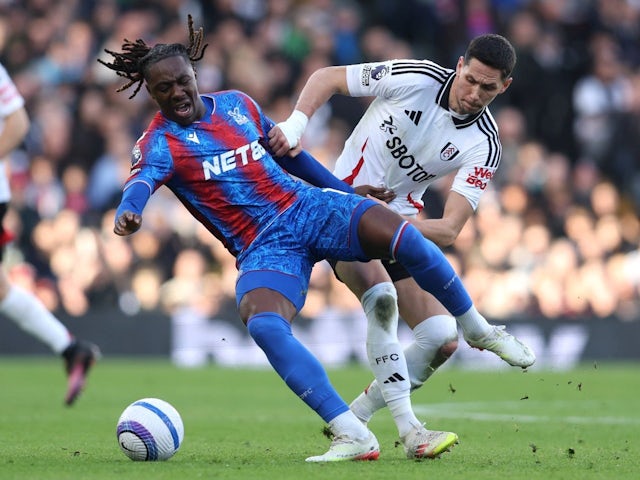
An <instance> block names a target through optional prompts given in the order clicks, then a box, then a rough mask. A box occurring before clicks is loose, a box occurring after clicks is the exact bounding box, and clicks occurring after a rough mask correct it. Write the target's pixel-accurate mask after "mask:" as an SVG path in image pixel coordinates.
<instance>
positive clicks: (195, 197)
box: [125, 90, 309, 256]
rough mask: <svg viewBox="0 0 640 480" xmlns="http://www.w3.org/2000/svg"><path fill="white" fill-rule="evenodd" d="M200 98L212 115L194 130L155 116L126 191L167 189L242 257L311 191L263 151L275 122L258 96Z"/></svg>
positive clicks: (220, 94) (142, 139) (225, 93)
mask: <svg viewBox="0 0 640 480" xmlns="http://www.w3.org/2000/svg"><path fill="white" fill-rule="evenodd" d="M201 98H202V99H203V101H204V103H205V105H206V107H207V113H206V114H205V116H204V117H203V119H202V120H200V121H198V122H194V123H193V124H191V125H189V126H186V127H185V126H181V125H178V124H177V123H175V122H172V121H169V120H167V119H166V118H165V117H164V116H163V115H162V113H161V112H158V113H157V114H156V116H155V117H154V118H153V120H152V121H151V123H150V125H149V127H148V128H147V129H146V130H145V132H144V133H143V134H142V136H141V137H140V138H139V139H138V141H137V142H136V145H135V147H134V149H133V152H132V162H131V163H132V165H131V173H130V177H129V179H128V180H127V182H126V185H125V189H126V188H128V186H129V185H131V184H132V183H134V182H145V183H147V184H148V185H149V187H150V189H151V192H155V191H156V190H157V189H158V188H160V187H161V186H162V185H166V186H167V187H168V188H169V189H171V191H172V192H173V193H174V194H175V195H176V196H177V197H178V199H180V201H181V202H182V203H183V204H184V205H185V206H186V208H187V209H188V210H189V212H191V214H192V215H193V216H194V217H195V218H196V219H197V220H198V221H200V222H201V223H202V224H203V225H204V226H205V227H206V228H207V229H208V230H209V231H210V232H211V233H212V234H213V235H214V236H215V237H216V238H218V239H219V240H220V241H222V242H223V244H224V245H225V247H226V248H227V249H228V250H229V251H230V252H231V253H232V254H233V255H234V256H237V255H238V254H239V253H240V252H242V251H243V250H244V249H245V248H246V247H247V246H248V245H249V244H251V242H252V241H253V240H254V239H255V238H256V237H257V236H258V234H259V233H260V232H261V231H262V230H263V229H264V228H266V227H267V226H268V225H269V224H271V223H272V222H273V220H274V218H275V217H277V216H278V215H279V214H280V213H281V212H283V211H284V210H286V209H287V208H288V207H290V206H291V205H292V203H293V202H294V201H295V200H296V198H297V192H298V191H299V190H300V189H304V188H309V187H307V186H306V185H304V184H303V183H302V182H300V181H298V180H296V179H294V178H292V177H291V176H290V175H289V174H288V173H286V172H285V171H284V170H283V169H282V168H281V167H280V166H279V165H278V163H276V161H275V160H274V159H273V157H272V156H271V154H270V153H269V152H268V151H267V150H266V149H265V147H264V145H267V143H268V137H267V132H268V131H269V130H270V129H271V127H273V125H274V124H273V122H272V121H271V120H270V119H269V118H268V117H267V116H266V115H264V113H263V112H262V110H261V109H260V107H259V106H258V105H257V104H256V103H255V102H254V101H253V99H251V98H250V97H249V96H247V95H246V94H244V93H242V92H239V91H235V90H229V91H221V92H216V93H212V94H206V95H201Z"/></svg>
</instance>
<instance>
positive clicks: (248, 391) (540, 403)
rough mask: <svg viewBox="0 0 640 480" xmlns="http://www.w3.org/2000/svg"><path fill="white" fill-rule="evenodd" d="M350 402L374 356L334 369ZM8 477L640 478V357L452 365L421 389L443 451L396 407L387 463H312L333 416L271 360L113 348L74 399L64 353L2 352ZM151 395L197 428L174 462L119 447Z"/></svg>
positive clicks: (0, 436) (385, 448)
mask: <svg viewBox="0 0 640 480" xmlns="http://www.w3.org/2000/svg"><path fill="white" fill-rule="evenodd" d="M329 375H330V377H331V379H332V381H333V383H334V385H335V386H336V387H337V389H338V390H339V391H340V392H341V393H342V394H343V396H344V398H345V399H347V401H350V400H351V399H352V398H353V397H354V396H355V395H357V394H358V393H359V392H360V390H361V389H362V388H363V387H364V386H365V385H366V384H367V382H368V380H369V378H370V375H369V373H368V370H367V369H366V368H365V367H361V366H353V367H348V368H342V369H335V370H329ZM0 378H1V379H2V388H1V393H0V478H1V479H2V480H11V479H37V480H47V479H52V480H54V479H55V480H64V479H70V480H71V479H74V480H76V479H89V480H91V479H110V480H111V479H126V480H137V479H141V480H142V479H145V480H146V479H154V480H162V479H171V480H175V479H181V480H182V479H184V480H187V479H189V480H191V479H199V478H203V479H278V480H282V479H299V478H304V479H305V480H313V479H327V478H329V479H332V480H339V479H349V480H351V479H358V478H363V479H385V480H390V479H403V480H404V479H413V478H416V479H442V480H455V479H470V478H472V479H474V480H482V479H487V480H494V479H508V480H517V479H527V480H529V479H545V480H555V479H559V480H573V479H576V480H585V479H586V480H588V479H630V480H631V479H634V480H636V479H638V478H640V401H639V400H638V394H639V393H640V373H639V372H638V365H637V364H635V365H634V364H627V365H620V364H615V365H614V364H597V365H596V364H591V365H583V366H582V367H580V368H578V369H575V370H571V371H566V372H549V371H536V370H531V371H529V372H522V371H520V370H518V369H505V370H501V371H497V372H495V371H494V372H473V371H462V370H456V369H454V368H451V369H444V370H442V371H439V372H438V373H437V374H436V375H434V377H433V378H432V379H431V380H430V381H429V382H428V383H427V384H426V385H425V387H423V388H422V389H421V390H419V391H418V392H416V393H415V394H414V396H413V403H414V407H415V409H416V413H417V414H418V416H419V417H420V418H421V419H422V420H424V421H426V422H427V427H429V428H432V429H439V430H451V431H454V432H456V433H457V434H458V435H459V437H460V443H459V444H458V445H457V446H456V447H455V448H454V449H453V450H452V451H451V452H448V453H446V454H444V455H443V456H442V457H441V458H439V459H436V460H429V461H421V462H418V461H410V460H407V459H405V458H404V455H403V451H402V447H401V446H397V445H396V440H397V432H396V430H395V426H394V424H393V422H392V420H391V417H390V415H389V413H388V411H386V410H383V411H381V412H379V413H378V414H377V415H376V416H375V417H374V419H373V420H372V422H371V424H370V426H371V428H372V430H373V431H374V432H375V433H376V435H377V436H378V440H379V441H380V446H381V456H380V459H379V460H378V461H377V462H347V463H337V464H306V463H305V462H304V459H305V458H306V457H307V456H310V455H316V454H319V453H322V452H324V451H325V449H326V448H327V447H328V444H329V441H328V440H327V439H326V438H325V437H323V436H322V434H321V431H322V427H323V423H322V421H321V420H320V419H319V418H318V417H317V416H316V415H315V414H314V413H313V412H311V411H310V410H308V409H307V408H306V406H304V404H303V403H302V402H301V401H300V400H299V399H298V398H296V397H295V395H293V394H292V393H291V392H290V391H289V390H288V389H287V388H286V387H285V385H284V384H283V383H282V381H281V380H280V379H279V378H278V377H277V376H276V374H275V373H274V372H272V371H271V370H269V369H264V370H260V369H254V370H247V369H223V368H219V367H215V366H211V367H207V368H199V369H189V370H184V369H178V368H176V367H174V366H172V365H171V364H170V363H169V362H168V361H166V360H140V359H109V358H107V359H104V360H102V361H101V362H100V363H99V364H98V365H97V366H96V367H95V370H94V371H93V372H92V375H91V377H90V379H89V384H88V386H87V389H86V391H85V392H84V394H83V396H82V397H81V398H80V399H79V400H78V402H77V404H76V405H75V406H74V407H71V408H66V407H64V406H63V401H62V399H63V395H64V389H65V377H64V374H63V371H62V366H61V363H60V362H59V361H58V360H57V359H56V358H53V357H38V358H28V357H27V358H22V357H19V358H16V357H3V358H2V357H0ZM143 397H159V398H162V399H164V400H167V401H169V402H171V403H172V404H173V405H174V406H175V407H176V408H177V409H178V411H179V412H180V413H181V415H182V418H183V421H184V424H185V440H184V443H183V444H182V447H181V449H180V451H178V453H177V454H176V455H175V456H174V457H173V458H172V459H170V460H168V461H166V462H133V461H131V460H129V459H128V458H127V457H125V456H124V455H123V454H122V453H121V452H120V450H119V448H118V445H117V441H116V436H115V428H116V421H117V419H118V417H119V415H120V413H121V412H122V410H123V409H124V408H125V407H126V406H127V405H128V404H129V403H130V402H132V401H134V400H137V399H139V398H143Z"/></svg>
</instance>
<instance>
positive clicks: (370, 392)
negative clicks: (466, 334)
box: [350, 315, 458, 422]
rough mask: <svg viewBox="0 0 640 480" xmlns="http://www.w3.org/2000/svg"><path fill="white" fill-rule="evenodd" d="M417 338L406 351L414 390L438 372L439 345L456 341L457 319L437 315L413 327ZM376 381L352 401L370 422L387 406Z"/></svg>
mask: <svg viewBox="0 0 640 480" xmlns="http://www.w3.org/2000/svg"><path fill="white" fill-rule="evenodd" d="M413 335H414V338H415V340H414V341H413V342H412V343H411V344H410V345H409V346H408V347H407V348H405V350H404V355H405V357H406V359H407V370H408V372H409V379H410V381H411V390H412V391H413V390H415V389H417V388H420V387H421V386H422V384H423V383H424V382H426V381H427V379H428V378H429V377H430V376H431V375H432V374H433V373H434V372H435V371H436V370H435V368H433V367H432V366H431V362H432V361H433V360H434V358H435V356H436V354H437V353H438V350H439V349H440V347H441V346H442V345H444V344H446V343H449V342H452V341H455V340H457V338H458V331H457V324H456V320H455V319H454V318H453V317H450V316H449V315H436V316H433V317H429V318H427V319H426V320H424V321H422V322H420V323H419V324H418V325H416V327H415V328H414V329H413ZM386 406H387V404H386V403H385V401H384V398H383V396H382V392H381V391H380V386H379V385H378V382H377V380H374V381H373V382H371V384H370V385H369V386H368V387H367V388H366V390H365V391H364V392H362V393H361V394H360V395H358V397H357V398H356V399H355V400H354V401H353V402H351V405H350V408H351V410H352V411H353V413H355V415H356V416H357V417H358V418H359V419H361V420H362V421H363V422H369V421H370V420H371V417H373V414H374V413H375V412H377V411H378V410H380V409H381V408H384V407H386Z"/></svg>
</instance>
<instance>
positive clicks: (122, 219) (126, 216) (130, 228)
mask: <svg viewBox="0 0 640 480" xmlns="http://www.w3.org/2000/svg"><path fill="white" fill-rule="evenodd" d="M141 225H142V215H140V214H138V213H133V212H132V211H130V210H125V211H124V212H122V213H121V214H120V216H119V217H118V218H116V221H115V225H114V227H113V232H114V233H115V234H116V235H120V236H125V235H131V234H132V233H134V232H137V231H138V230H139V229H140V226H141Z"/></svg>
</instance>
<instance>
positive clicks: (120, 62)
mask: <svg viewBox="0 0 640 480" xmlns="http://www.w3.org/2000/svg"><path fill="white" fill-rule="evenodd" d="M187 19H188V27H189V45H188V46H185V45H182V44H181V43H169V44H166V43H159V44H157V45H154V46H153V47H150V46H149V45H147V44H146V43H145V42H144V40H141V39H138V40H136V41H135V42H132V41H130V40H127V39H126V38H125V39H124V43H123V44H122V50H123V51H122V52H120V53H118V52H112V51H111V50H107V49H106V48H105V50H104V51H105V52H107V53H108V54H109V55H111V56H112V57H113V62H112V63H108V62H105V61H103V60H100V59H98V62H100V63H101V64H102V65H104V66H105V67H107V68H109V69H111V70H113V71H114V72H116V74H117V75H118V76H119V77H124V78H126V79H127V80H129V81H128V82H127V83H125V84H124V85H122V86H121V87H120V88H118V89H117V90H116V92H123V91H124V90H127V89H128V88H129V87H131V86H132V85H134V84H136V83H137V84H138V85H137V86H136V88H135V90H134V91H133V93H132V94H131V96H130V97H129V98H133V97H135V96H136V94H137V93H138V92H139V91H140V88H142V84H143V82H144V79H145V73H146V71H147V68H148V67H149V66H150V65H153V64H154V63H156V62H158V61H160V60H164V59H165V58H168V57H173V56H176V55H180V56H183V57H185V58H186V59H188V60H189V62H191V66H193V67H194V71H195V65H194V64H195V63H196V62H197V61H199V60H201V59H202V57H203V56H204V51H205V50H206V49H207V46H208V44H206V43H203V39H204V31H203V29H202V27H200V28H199V29H198V30H194V29H193V18H192V17H191V15H188V17H187Z"/></svg>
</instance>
